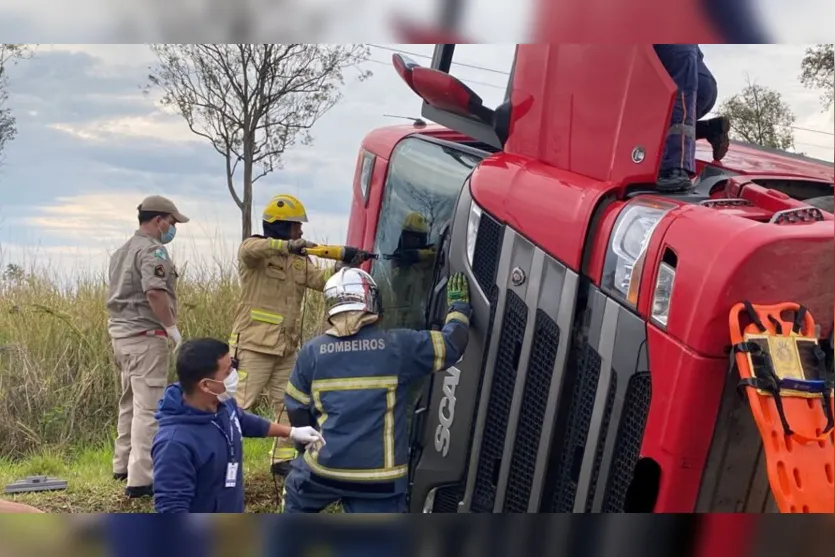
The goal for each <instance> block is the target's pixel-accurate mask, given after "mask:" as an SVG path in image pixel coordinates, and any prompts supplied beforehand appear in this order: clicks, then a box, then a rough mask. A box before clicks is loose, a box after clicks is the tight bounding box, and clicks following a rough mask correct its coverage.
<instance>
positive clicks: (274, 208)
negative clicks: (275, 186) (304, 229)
mask: <svg viewBox="0 0 835 557" xmlns="http://www.w3.org/2000/svg"><path fill="white" fill-rule="evenodd" d="M261 218H262V219H263V220H264V222H268V223H273V222H278V221H287V222H307V212H306V211H305V210H304V205H302V202H301V201H299V200H298V199H296V198H295V197H293V196H292V195H287V194H281V195H276V196H275V197H273V198H272V199H270V202H269V203H267V206H266V207H264V215H263V216H262V217H261Z"/></svg>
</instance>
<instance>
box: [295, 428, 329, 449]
mask: <svg viewBox="0 0 835 557" xmlns="http://www.w3.org/2000/svg"><path fill="white" fill-rule="evenodd" d="M290 439H292V440H293V441H295V442H296V443H301V444H302V445H304V446H305V447H307V446H308V445H310V444H311V443H317V444H319V445H320V446H322V445H324V444H325V438H324V437H322V434H321V433H319V432H318V431H316V430H315V429H313V428H312V427H310V426H304V427H291V428H290Z"/></svg>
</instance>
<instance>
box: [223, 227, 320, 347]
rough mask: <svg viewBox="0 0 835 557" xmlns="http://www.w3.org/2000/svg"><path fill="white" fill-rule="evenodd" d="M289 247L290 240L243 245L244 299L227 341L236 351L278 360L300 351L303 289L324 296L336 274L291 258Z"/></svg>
mask: <svg viewBox="0 0 835 557" xmlns="http://www.w3.org/2000/svg"><path fill="white" fill-rule="evenodd" d="M287 248H288V242H287V241H284V240H277V239H274V238H264V237H262V236H252V237H250V238H247V239H246V240H244V242H243V243H242V244H241V247H240V249H239V250H238V276H239V277H240V282H241V299H240V302H239V303H238V309H237V311H236V313H235V323H234V325H233V327H232V334H231V337H230V339H229V344H230V345H231V346H232V347H233V348H234V347H235V346H237V347H238V348H240V349H242V350H251V351H254V352H260V353H262V354H271V355H275V356H284V355H285V354H292V353H293V352H295V350H296V349H297V348H298V346H299V342H300V340H301V334H302V330H301V328H302V309H303V308H302V301H303V299H304V293H305V290H306V289H307V288H310V289H313V290H317V291H319V292H321V291H322V290H323V289H324V287H325V282H327V280H328V279H329V278H330V277H331V275H333V269H322V268H321V267H319V266H317V265H316V264H315V263H314V262H313V261H312V260H311V259H310V258H309V257H305V256H301V255H294V254H291V253H289V252H288V249H287ZM317 317H318V316H313V315H311V316H309V319H316V318H317Z"/></svg>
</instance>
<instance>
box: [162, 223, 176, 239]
mask: <svg viewBox="0 0 835 557" xmlns="http://www.w3.org/2000/svg"><path fill="white" fill-rule="evenodd" d="M176 235H177V229H176V228H175V227H174V225H173V224H172V225H171V226H169V227H168V230H167V231H166V232H164V233H163V234H162V237H161V238H160V240H159V241H160V242H162V243H163V244H167V243H169V242H170V241H171V240H173V239H174V236H176Z"/></svg>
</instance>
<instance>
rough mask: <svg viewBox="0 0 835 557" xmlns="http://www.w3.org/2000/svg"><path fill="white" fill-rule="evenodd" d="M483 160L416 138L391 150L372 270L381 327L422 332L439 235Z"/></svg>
mask: <svg viewBox="0 0 835 557" xmlns="http://www.w3.org/2000/svg"><path fill="white" fill-rule="evenodd" d="M485 155H486V153H485ZM483 156H484V155H482V156H479V155H477V154H474V153H472V152H470V150H465V149H459V148H458V147H457V146H456V145H455V144H453V143H448V142H435V141H430V140H426V139H421V138H419V137H410V138H407V139H405V140H403V141H401V142H400V143H399V144H398V146H397V147H396V148H395V149H394V152H393V154H392V158H391V162H390V163H389V170H388V176H387V178H386V185H385V190H384V194H383V203H382V207H381V208H380V217H379V222H378V225H377V236H376V238H375V251H376V252H377V253H379V254H381V257H380V259H378V260H377V261H375V263H374V265H373V266H372V269H371V274H372V276H373V277H374V279H375V280H376V281H377V284H378V286H379V287H380V291H381V294H382V301H383V319H382V323H381V325H382V326H383V327H385V328H409V329H424V328H426V323H425V317H424V315H425V310H426V304H427V303H428V297H429V296H428V294H429V290H430V289H431V288H432V275H433V263H434V261H435V254H436V253H437V250H438V249H439V248H440V246H439V245H438V244H439V236H440V234H441V232H442V231H443V229H444V227H445V226H446V225H448V224H449V223H450V220H451V218H452V212H453V210H454V208H455V203H456V200H457V199H458V194H459V192H460V190H461V186H462V185H463V183H464V180H465V179H466V177H467V175H468V174H469V173H470V172H471V171H472V170H473V168H475V166H476V165H477V164H478V163H479V162H480V160H481V159H482V158H483Z"/></svg>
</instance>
